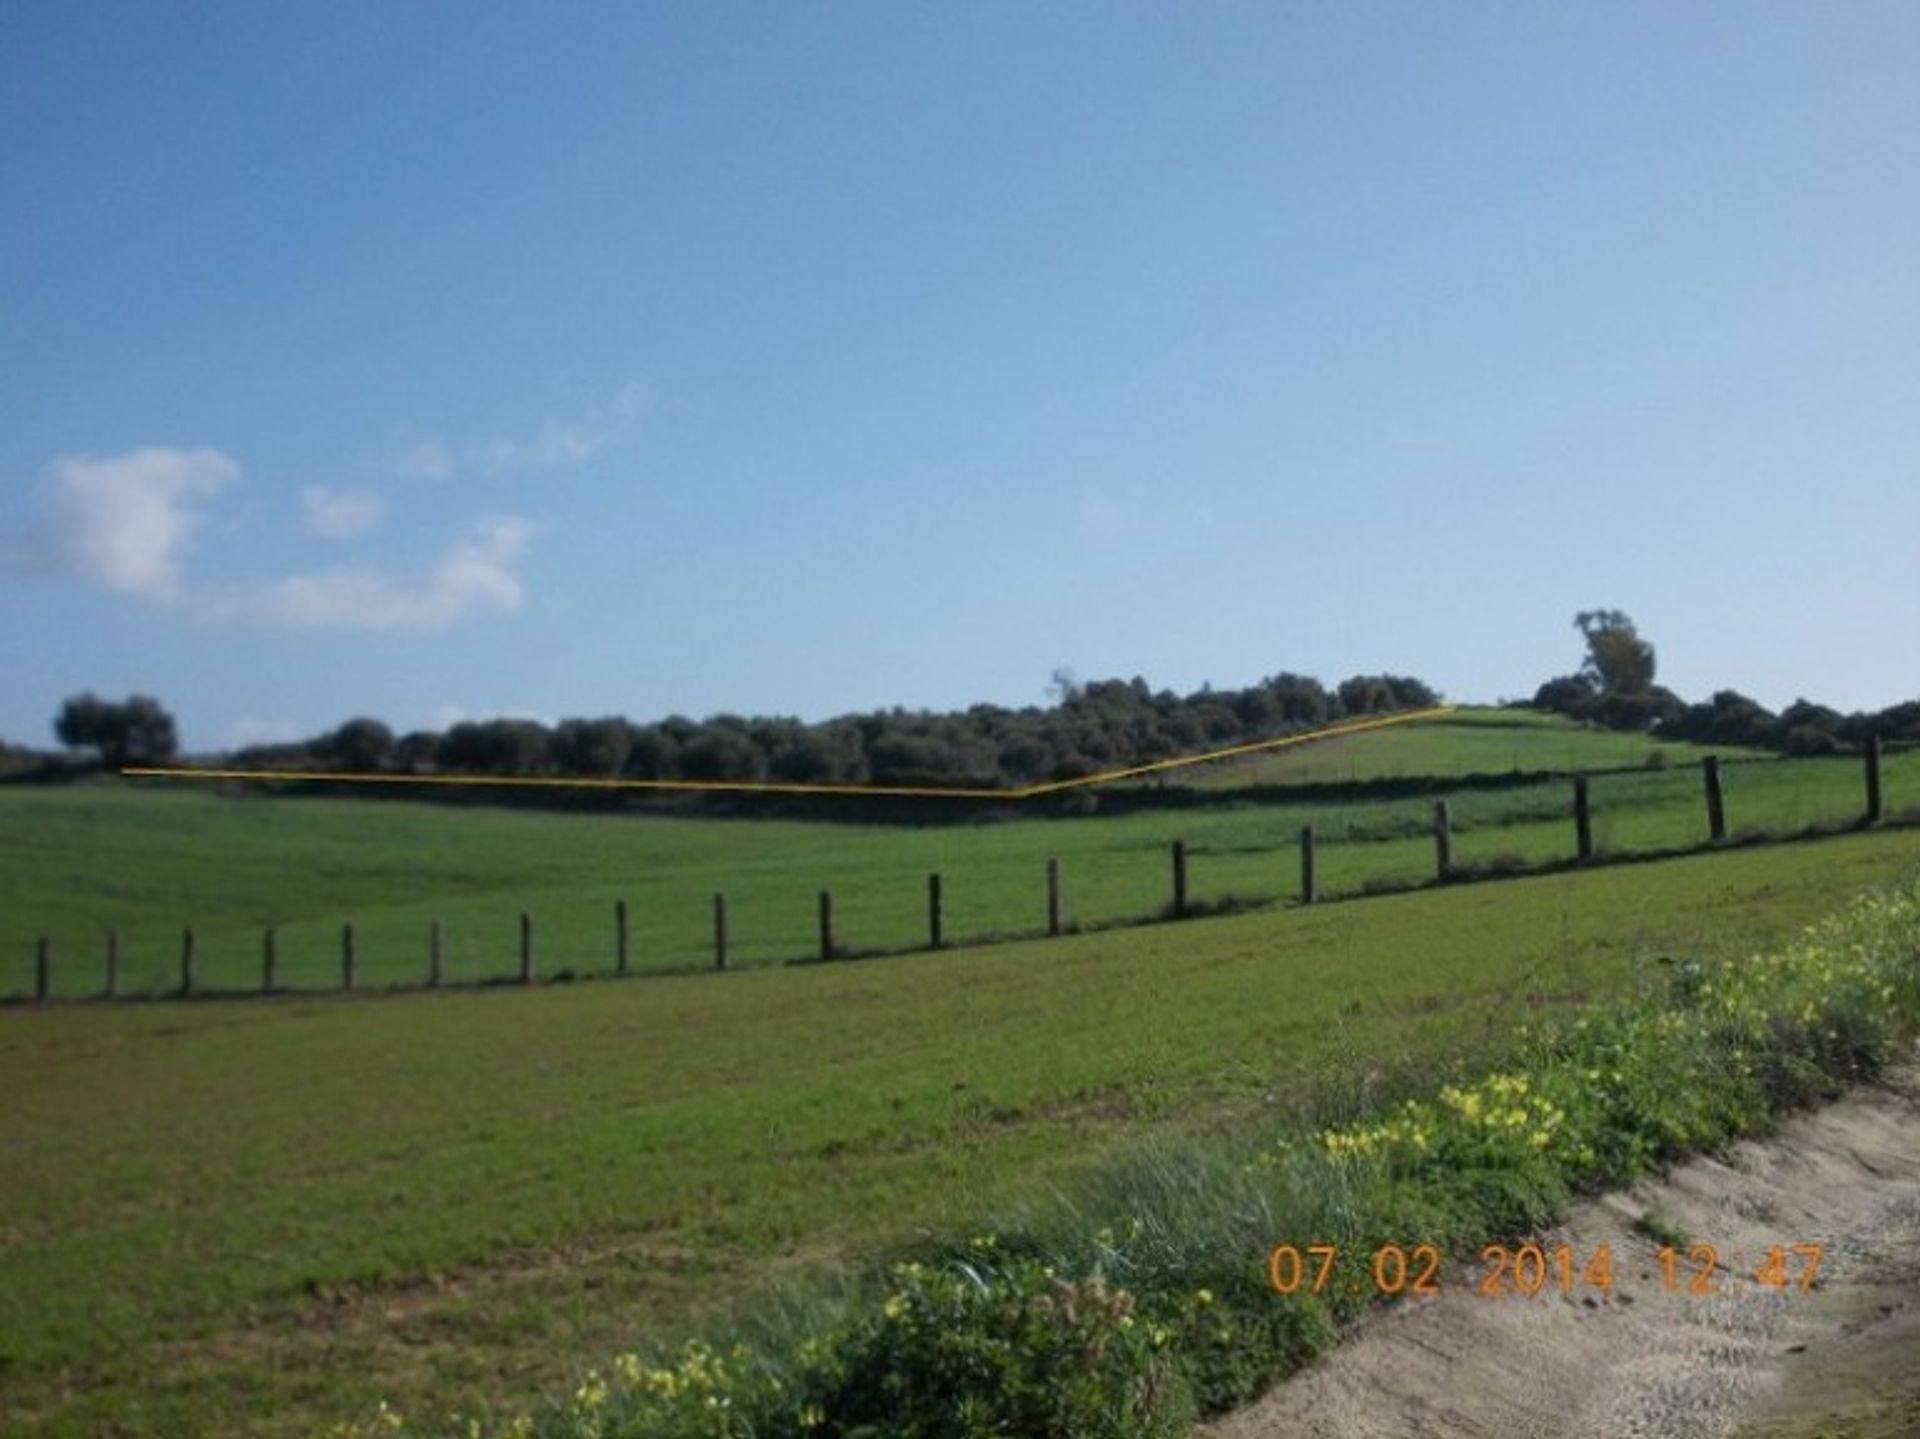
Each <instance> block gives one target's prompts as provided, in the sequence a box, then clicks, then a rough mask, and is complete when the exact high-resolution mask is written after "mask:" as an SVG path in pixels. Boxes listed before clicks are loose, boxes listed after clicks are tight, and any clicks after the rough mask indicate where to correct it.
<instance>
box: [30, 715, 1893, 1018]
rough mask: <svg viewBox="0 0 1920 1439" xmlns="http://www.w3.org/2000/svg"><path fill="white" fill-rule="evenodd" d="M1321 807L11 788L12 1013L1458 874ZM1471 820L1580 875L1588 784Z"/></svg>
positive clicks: (847, 937)
mask: <svg viewBox="0 0 1920 1439" xmlns="http://www.w3.org/2000/svg"><path fill="white" fill-rule="evenodd" d="M1442 723H1450V721H1449V722H1442ZM1490 728H1496V727H1494V726H1490V725H1488V724H1485V723H1482V722H1480V721H1479V720H1476V719H1474V718H1472V717H1471V716H1470V717H1469V719H1468V720H1467V721H1466V722H1464V723H1462V724H1459V725H1454V726H1452V729H1451V731H1450V732H1447V733H1443V732H1440V731H1439V730H1438V729H1437V727H1436V730H1435V731H1434V732H1433V733H1431V734H1430V733H1424V731H1425V730H1426V726H1425V725H1412V726H1406V727H1404V728H1399V729H1395V730H1392V731H1386V732H1381V734H1380V736H1379V738H1380V740H1381V742H1382V743H1384V742H1385V741H1386V739H1387V738H1388V737H1389V736H1391V737H1393V738H1394V739H1395V740H1396V742H1400V743H1405V744H1409V745H1414V746H1417V747H1418V749H1419V752H1420V753H1421V754H1422V755H1423V756H1426V757H1427V758H1435V755H1436V753H1438V752H1436V750H1435V746H1436V745H1440V746H1442V747H1444V746H1446V745H1449V744H1453V745H1463V746H1464V748H1462V749H1459V750H1458V753H1460V754H1467V755H1471V754H1474V753H1476V751H1475V750H1474V749H1473V744H1474V739H1473V737H1474V736H1475V735H1476V734H1477V733H1478V731H1480V730H1482V729H1490ZM1536 731H1537V732H1538V734H1539V735H1541V736H1546V737H1548V738H1546V739H1545V740H1543V743H1548V744H1551V745H1553V746H1556V747H1572V748H1569V749H1567V751H1566V752H1567V753H1569V754H1575V753H1578V752H1579V747H1581V746H1585V745H1587V744H1589V743H1594V744H1605V745H1606V746H1607V747H1606V749H1605V751H1604V752H1605V753H1607V754H1613V753H1614V750H1613V748H1612V746H1611V741H1612V740H1614V739H1616V738H1618V737H1616V736H1608V735H1602V734H1595V733H1591V732H1586V731H1581V730H1579V729H1577V728H1575V727H1573V726H1571V725H1566V724H1564V723H1560V724H1548V725H1527V726H1523V727H1522V729H1521V732H1522V733H1526V734H1530V735H1531V734H1534V733H1535V732H1536ZM1497 732H1499V733H1506V731H1504V730H1497ZM1435 735H1438V738H1436V737H1435ZM1461 736H1466V737H1467V738H1466V739H1464V740H1463V739H1461ZM1374 738H1376V736H1374V735H1359V736H1354V737H1353V738H1352V739H1350V740H1346V739H1343V740H1338V741H1333V742H1331V743H1336V744H1359V743H1360V742H1362V741H1364V740H1371V739H1374ZM1643 743H1644V742H1643ZM1316 748H1317V746H1306V747H1304V748H1303V749H1302V750H1300V751H1298V752H1297V753H1302V754H1310V753H1312V752H1313V750H1314V749H1316ZM1285 753H1296V752H1294V751H1286V752H1283V754H1285ZM1435 762H1441V761H1440V760H1439V759H1436V760H1435ZM1724 772H1725V776H1726V779H1725V787H1726V794H1727V809H1728V814H1729V824H1730V827H1731V830H1732V831H1733V833H1734V835H1735V837H1736V838H1737V837H1739V835H1740V834H1741V833H1742V832H1743V831H1750V830H1755V829H1771V830H1776V831H1791V830H1797V829H1800V828H1802V827H1804V826H1807V825H1810V824H1816V823H1830V824H1840V823H1845V822H1846V821H1848V820H1850V819H1852V818H1853V817H1855V816H1857V815H1858V814H1859V813H1860V808H1861V787H1862V783H1861V773H1860V766H1859V763H1858V761H1857V760H1850V759H1807V760H1766V761H1755V762H1753V763H1738V764H1734V763H1729V764H1728V765H1727V766H1726V767H1725V771H1724ZM1885 788H1886V793H1887V804H1888V809H1889V812H1893V811H1896V810H1898V809H1900V808H1901V807H1902V806H1910V805H1912V804H1913V803H1914V802H1915V800H1916V799H1917V798H1920V754H1915V753H1907V754H1892V755H1889V756H1888V757H1887V760H1886V763H1885ZM1312 793H1313V794H1314V795H1316V796H1320V797H1317V798H1312V799H1307V798H1302V799H1300V800H1297V801H1294V802H1285V803H1268V804H1259V805H1253V804H1246V805H1237V804H1233V803H1224V804H1216V805H1210V806H1206V807H1198V808H1184V809H1145V810H1139V811H1136V812H1132V813H1124V814H1115V815H1101V814H1093V815H1087V816H1080V817H1072V818H1026V819H1016V820H1009V821H1005V822H998V823H965V822H956V823H953V824H946V825H926V826H921V827H901V826H881V825H852V824H838V823H835V824H828V823H817V822H811V823H810V822H800V821H794V820H768V819H756V820H744V819H700V818H677V817H663V816H657V815H656V816H615V815H606V816H581V815H567V814H554V813H543V812H538V811H527V810H497V809H455V808H449V807H444V806H439V805H432V804H423V803H408V802H397V801H388V800H383V801H380V802H377V803H374V802H364V801H355V800H348V799H333V798H303V797H260V796H255V797H246V798H227V797H222V796H219V795H215V794H212V793H209V792H206V791H204V790H198V789H190V788H185V787H179V786H176V787H173V788H166V787H164V786H160V785H157V784H151V783H150V784H144V785H138V786H135V785H128V784H124V783H122V782H117V781H108V782H102V783H97V784H82V785H76V786H73V787H69V788H64V789H34V788H25V787H16V788H13V789H10V790H4V791H0V820H4V823H0V913H3V914H4V918H0V996H6V995H9V994H12V995H24V994H28V993H31V991H32V987H33V983H34V977H33V962H34V945H35V941H36V940H37V939H38V938H39V937H40V936H46V937H48V938H49V939H50V941H51V944H52V955H53V958H52V963H51V976H52V992H53V993H54V994H56V995H61V996H67V997H75V998H78V997H84V996H87V995H92V994H97V993H99V992H100V990H101V988H102V986H103V983H104V972H105V950H106V932H107V930H108V929H109V928H112V929H115V930H117V931H118V933H119V944H120V965H121V970H120V989H121V992H123V993H129V994H139V993H158V992H162V991H164V990H166V989H169V988H171V987H173V986H174V985H176V984H177V983H178V976H179V953H180V948H181V932H182V929H183V928H184V927H185V926H188V925H191V926H192V927H193V929H194V933H195V965H196V982H197V984H198V985H199V986H200V987H202V988H206V989H212V990H235V991H237V990H256V989H258V988H259V986H260V983H261V971H262V961H261V952H262V945H263V939H262V931H263V929H264V928H265V927H266V926H268V925H273V926H275V930H276V951H277V953H276V976H277V983H278V984H279V985H280V986H282V987H287V988H296V989H325V988H331V987H334V986H336V985H338V984H339V982H340V974H341V964H340V958H339V956H340V948H341V937H340V936H341V926H342V924H343V923H346V922H348V921H351V922H352V923H353V925H354V928H355V949H356V964H357V982H358V983H359V984H361V985H364V986H381V985H387V984H403V983H404V984H418V983H421V982H422V981H423V980H424V978H425V975H426V969H427V935H428V931H429V929H430V927H431V925H432V924H433V923H434V922H435V921H436V920H438V921H441V922H442V923H443V924H444V926H445V935H446V939H445V952H444V973H445V976H446V979H447V981H448V982H449V983H453V984H458V983H462V982H478V981H483V980H488V979H503V978H505V977H507V976H509V975H511V974H513V973H515V972H516V970H517V964H518V944H519V916H520V914H521V913H522V912H523V911H524V912H527V913H529V914H530V915H531V916H532V918H533V923H534V933H535V942H534V947H535V951H536V967H537V970H538V972H539V973H540V974H541V975H543V976H546V977H553V976H556V975H561V974H565V975H567V976H570V977H576V978H577V977H582V976H586V975H592V974H605V973H610V972H611V971H612V969H613V967H614V946H615V941H614V909H615V905H616V903H617V902H620V901H625V903H626V904H627V906H628V914H629V921H628V923H629V944H630V956H631V958H630V962H631V965H632V967H633V968H634V969H635V970H636V971H672V970H688V969H699V968H705V967H710V966H711V964H712V962H713V943H712V909H711V904H712V896H713V895H714V894H715V893H716V892H724V893H725V894H726V895H727V899H728V928H729V963H730V964H731V965H732V966H734V967H752V966H757V965H763V964H768V963H778V962H781V961H786V960H796V959H804V958H807V957H810V956H813V955H815V954H817V952H818V942H817V938H816V935H817V929H816V909H815V904H816V896H817V894H818V892H819V891H821V890H823V889H825V890H831V891H832V893H833V895H834V901H835V907H836V913H835V919H836V931H837V937H838V940H839V942H840V944H841V945H842V946H843V947H845V948H848V949H850V950H853V951H855V952H859V951H863V950H901V949H911V948H916V947H919V946H923V945H925V944H926V942H927V935H928V929H927V914H926V905H927V900H926V882H927V876H928V874H930V873H932V872H935V871H938V872H939V873H940V874H941V876H942V883H943V891H944V909H945V916H944V926H943V930H944V938H945V940H946V941H947V942H948V943H962V944H964V943H969V942H975V941H980V940H984V939H990V938H997V937H1009V936H1018V935H1030V934H1035V933H1038V932H1040V931H1041V930H1042V929H1043V928H1044V924H1045V889H1044V875H1045V866H1046V862H1047V860H1048V859H1049V858H1051V857H1057V858H1058V859H1059V861H1060V865H1061V872H1062V875H1063V889H1064V906H1063V907H1064V911H1065V917H1066V920H1067V922H1068V923H1069V925H1074V926H1083V927H1095V926H1103V925H1112V924H1117V923H1124V922H1127V921H1132V920H1138V919H1143V918H1147V917H1150V916H1152V915H1154V914H1155V913H1156V912H1157V911H1159V910H1160V909H1161V907H1162V906H1163V905H1165V903H1166V902H1167V899H1168V897H1169V874H1168V870H1169V866H1168V847H1169V845H1170V844H1171V842H1172V841H1173V840H1175V839H1176V838H1178V839H1184V840H1185V841H1186V843H1187V847H1188V853H1189V856H1190V884H1191V893H1192V895H1193V897H1194V899H1195V900H1196V901H1197V902H1198V903H1199V904H1201V905H1203V906H1204V905H1206V904H1209V903H1218V902H1220V901H1221V900H1222V899H1223V898H1225V897H1228V896H1231V897H1233V899H1234V900H1235V901H1236V902H1237V903H1242V904H1245V903H1275V902H1279V903H1291V902H1293V900H1294V898H1295V897H1296V895H1297V886H1298V875H1299V855H1298V843H1299V840H1298V836H1299V833H1300V830H1301V827H1302V826H1304V825H1308V824H1311V825H1312V826H1314V829H1315V833H1316V835H1317V858H1318V870H1319V886H1320V892H1321V894H1322V896H1323V897H1327V898H1335V897H1339V896H1341V895H1346V894H1354V893H1358V892H1361V891H1362V890H1364V889H1366V888H1368V887H1375V888H1378V887H1387V886H1406V885H1411V884H1417V883H1420V882H1423V881H1425V880H1427V879H1430V878H1431V877H1432V875H1433V873H1434V858H1433V845H1432V841H1431V838H1430V828H1431V822H1432V821H1431V813H1432V799H1431V797H1430V796H1424V795H1423V796H1408V797H1403V798H1368V797H1365V796H1366V795H1367V794H1369V793H1371V791H1362V792H1361V795H1362V797H1360V798H1347V799H1339V798H1327V797H1324V796H1325V793H1326V792H1324V791H1317V790H1316V791H1313V792H1312ZM1592 796H1593V809H1594V834H1595V840H1596V844H1597V846H1598V848H1599V850H1600V852H1601V853H1602V854H1603V855H1604V854H1607V853H1621V852H1649V851H1663V850H1675V849H1685V848H1688V847H1691V846H1695V845H1698V844H1701V843H1703V842H1704V841H1705V839H1706V818H1705V813H1704V809H1703V806H1702V800H1701V779H1700V773H1699V768H1698V766H1697V765H1692V764H1684V765H1683V764H1678V763H1673V764H1668V765H1666V766H1665V767H1662V768H1643V769H1637V770H1631V771H1625V772H1615V773H1606V774H1600V775H1597V776H1596V777H1595V778H1594V780H1593V781H1592ZM1450 803H1451V806H1452V813H1453V824H1454V829H1455V836H1456V837H1455V841H1454V858H1455V862H1456V863H1457V864H1458V865H1460V866H1462V867H1466V868H1469V869H1470V868H1472V867H1474V866H1476V865H1505V866H1511V865H1514V864H1537V863H1543V862H1549V861H1553V860H1558V859H1563V858H1565V857H1567V856H1568V855H1570V854H1571V853H1572V849H1573V831H1572V824H1571V821H1570V820H1569V818H1568V815H1569V812H1570V793H1569V788H1568V785H1567V783H1566V782H1565V781H1564V780H1560V779H1554V780H1548V781H1542V782H1537V783H1525V784H1518V785H1512V786H1508V787H1504V788H1484V789H1472V790H1464V791H1460V792H1457V793H1455V794H1453V795H1452V796H1451V799H1450Z"/></svg>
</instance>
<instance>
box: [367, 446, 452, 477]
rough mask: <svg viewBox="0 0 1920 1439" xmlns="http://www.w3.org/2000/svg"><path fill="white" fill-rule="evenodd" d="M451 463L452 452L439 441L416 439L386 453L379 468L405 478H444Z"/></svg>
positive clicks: (448, 471)
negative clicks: (388, 453) (390, 452)
mask: <svg viewBox="0 0 1920 1439" xmlns="http://www.w3.org/2000/svg"><path fill="white" fill-rule="evenodd" d="M453 465H454V459H453V452H452V451H450V450H449V449H448V448H447V447H446V446H445V445H443V444H441V443H440V441H438V440H417V441H415V442H414V443H413V444H410V445H403V446H401V448H399V449H397V450H395V451H394V452H393V453H392V454H390V455H388V456H387V457H386V458H385V459H384V460H382V461H381V464H380V468H381V469H383V470H385V471H387V473H389V474H393V475H398V476H400V477H401V478H402V479H407V480H444V479H445V478H446V477H447V476H448V475H450V474H452V473H453Z"/></svg>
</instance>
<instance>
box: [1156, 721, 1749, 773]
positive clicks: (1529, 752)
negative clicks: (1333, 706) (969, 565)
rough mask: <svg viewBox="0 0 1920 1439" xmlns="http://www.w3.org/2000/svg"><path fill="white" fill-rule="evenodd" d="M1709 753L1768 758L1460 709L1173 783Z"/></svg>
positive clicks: (1631, 762) (1577, 764)
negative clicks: (1416, 721) (1428, 718)
mask: <svg viewBox="0 0 1920 1439" xmlns="http://www.w3.org/2000/svg"><path fill="white" fill-rule="evenodd" d="M1707 754H1718V755H1720V756H1721V757H1722V758H1723V759H1745V758H1755V759H1758V758H1771V756H1770V755H1768V754H1767V753H1766V752H1765V751H1762V750H1743V749H1741V748H1740V747H1738V746H1735V745H1721V746H1717V747H1713V748H1708V747H1704V746H1701V745H1694V744H1686V743H1682V742H1678V741H1671V740H1657V739H1653V738H1650V737H1649V736H1647V735H1644V734H1627V733H1622V732H1620V731H1617V730H1604V729H1597V728H1592V727H1589V726H1587V725H1582V724H1578V723H1576V722H1575V721H1573V720H1570V719H1568V718H1567V717H1566V716H1565V715H1556V714H1542V713H1539V712H1538V711H1535V710H1510V709H1495V708H1491V707H1487V706H1478V705H1462V706H1461V707H1460V708H1458V709H1456V710H1454V711H1452V712H1451V713H1450V714H1447V715H1445V716H1443V717H1441V718H1439V719H1434V720H1422V721H1421V722H1419V723H1418V724H1409V725H1398V726H1395V727H1393V728H1392V729H1384V730H1371V731H1365V732H1363V733H1360V734H1355V735H1340V736H1336V737H1334V738H1332V739H1328V740H1316V741H1314V742H1313V743H1312V744H1307V745H1301V746H1299V747H1297V748H1288V749H1281V750H1275V751H1273V752H1272V753H1270V754H1256V755H1248V756H1246V757H1244V758H1239V759H1231V760H1221V761H1218V762H1216V763H1212V764H1208V765H1204V766H1201V767H1199V768H1196V769H1192V770H1187V771H1182V772H1180V773H1181V774H1182V775H1183V776H1184V777H1183V778H1182V779H1181V780H1180V781H1179V782H1180V783H1186V784H1191V785H1193V786H1195V787H1196V788H1201V789H1237V788H1240V787H1242V786H1246V785H1268V784H1347V783H1352V782H1354V781H1356V780H1382V779H1404V778H1407V777H1409V776H1413V775H1439V776H1457V775H1469V774H1508V773H1512V772H1515V771H1518V772H1520V773H1523V774H1532V773H1537V772H1540V771H1550V772H1554V773H1568V774H1571V773H1574V772H1576V771H1580V770H1605V769H1630V768H1634V767H1636V766H1642V765H1682V764H1697V763H1698V762H1699V761H1700V759H1701V758H1702V757H1703V756H1705V755H1707Z"/></svg>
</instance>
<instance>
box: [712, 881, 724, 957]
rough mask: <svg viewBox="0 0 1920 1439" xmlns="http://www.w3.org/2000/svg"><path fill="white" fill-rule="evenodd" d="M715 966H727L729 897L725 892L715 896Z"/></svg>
mask: <svg viewBox="0 0 1920 1439" xmlns="http://www.w3.org/2000/svg"><path fill="white" fill-rule="evenodd" d="M713 967H714V968H715V969H725V968H726V967H727V897H726V895H724V894H715V895H714V897H713Z"/></svg>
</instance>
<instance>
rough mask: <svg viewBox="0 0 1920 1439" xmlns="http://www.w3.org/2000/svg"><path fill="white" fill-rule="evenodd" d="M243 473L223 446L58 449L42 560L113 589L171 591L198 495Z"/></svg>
mask: <svg viewBox="0 0 1920 1439" xmlns="http://www.w3.org/2000/svg"><path fill="white" fill-rule="evenodd" d="M239 478H240V466H239V465H238V464H236V463H235V462H234V461H233V460H231V459H229V458H228V457H227V456H226V455H223V454H221V453H220V451H218V450H169V449H158V448H155V449H145V450H131V451H129V452H128V453H126V454H124V455H107V456H94V455H61V456H59V457H58V458H56V459H55V460H54V461H53V462H52V463H51V464H49V465H48V466H47V468H46V470H45V472H44V475H43V479H44V482H45V484H46V486H47V491H48V493H47V508H46V515H45V517H44V519H43V521H42V525H41V533H40V535H39V537H38V538H39V539H40V540H41V541H42V545H41V550H42V552H41V554H40V555H39V556H38V559H39V562H40V563H42V564H49V563H50V564H52V565H54V566H55V567H57V568H58V569H59V570H60V571H61V572H63V573H65V574H69V575H73V576H76V577H78V578H80V579H85V580H91V581H93V582H94V583H95V584H99V585H104V586H106V587H107V588H108V589H112V590H120V591H122V592H123V593H126V594H136V595H145V596H148V597H150V598H154V599H171V598H173V597H174V596H175V595H176V594H177V593H178V591H179V588H180V560H181V557H182V554H183V553H184V551H185V550H186V548H187V545H188V542H189V540H190V539H191V537H192V535H193V531H194V530H195V528H197V526H198V525H199V523H200V521H201V519H202V515H201V513H200V509H199V506H198V504H197V503H196V502H197V501H200V500H203V499H205V498H207V497H208V496H211V495H215V494H218V493H219V492H220V491H221V490H223V489H225V488H226V487H227V486H228V485H231V484H232V483H233V482H234V481H236V480H237V479H239Z"/></svg>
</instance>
